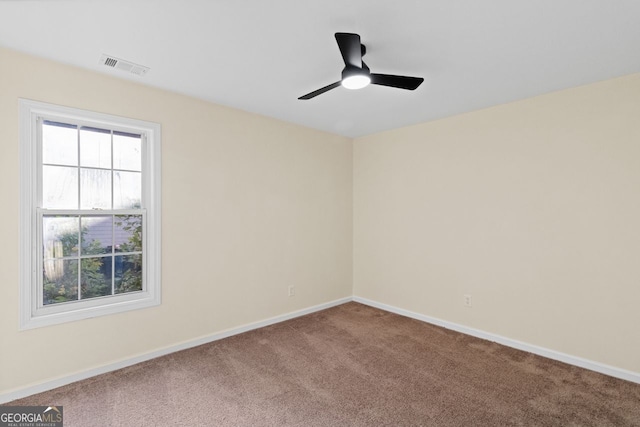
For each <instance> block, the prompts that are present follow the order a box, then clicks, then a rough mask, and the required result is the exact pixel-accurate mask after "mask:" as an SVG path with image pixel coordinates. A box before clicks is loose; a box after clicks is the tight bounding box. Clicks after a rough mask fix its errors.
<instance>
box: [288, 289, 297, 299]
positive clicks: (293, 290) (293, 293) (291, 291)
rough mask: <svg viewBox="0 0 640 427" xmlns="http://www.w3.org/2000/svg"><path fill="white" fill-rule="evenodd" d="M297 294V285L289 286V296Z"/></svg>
mask: <svg viewBox="0 0 640 427" xmlns="http://www.w3.org/2000/svg"><path fill="white" fill-rule="evenodd" d="M295 294H296V287H295V286H289V296H290V297H292V296H295Z"/></svg>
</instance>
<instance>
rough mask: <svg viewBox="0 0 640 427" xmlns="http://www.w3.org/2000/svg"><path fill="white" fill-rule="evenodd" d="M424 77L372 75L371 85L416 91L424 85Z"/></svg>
mask: <svg viewBox="0 0 640 427" xmlns="http://www.w3.org/2000/svg"><path fill="white" fill-rule="evenodd" d="M423 81H424V79H423V78H422V77H407V76H394V75H391V74H374V73H371V83H372V84H374V85H381V86H391V87H397V88H399V89H407V90H414V89H415V88H417V87H418V86H420V85H421V84H422V82H423Z"/></svg>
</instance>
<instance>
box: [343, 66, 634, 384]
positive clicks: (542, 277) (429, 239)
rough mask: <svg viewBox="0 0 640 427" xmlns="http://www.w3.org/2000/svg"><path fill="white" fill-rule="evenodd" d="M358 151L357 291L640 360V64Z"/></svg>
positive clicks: (398, 134) (592, 353) (470, 322)
mask: <svg viewBox="0 0 640 427" xmlns="http://www.w3.org/2000/svg"><path fill="white" fill-rule="evenodd" d="M353 156H354V241H353V245H354V267H353V271H354V293H355V295H358V296H360V297H364V298H369V299H371V300H375V301H378V302H381V303H384V304H389V305H392V306H396V307H398V308H402V309H406V310H411V311H414V312H417V313H420V314H424V315H428V316H432V317H436V318H440V319H443V320H447V321H450V322H455V323H458V324H461V325H465V326H468V327H472V328H477V329H480V330H483V331H486V332H490V333H494V334H498V335H502V336H505V337H508V338H511V339H515V340H520V341H523V342H526V343H529V344H534V345H538V346H542V347H546V348H548V349H552V350H556V351H559V352H563V353H567V354H569V355H573V356H578V357H582V358H586V359H590V360H592V361H596V362H600V363H604V364H608V365H612V366H615V367H618V368H622V369H627V370H631V371H634V372H640V329H639V328H640V308H639V305H638V304H639V303H640V75H638V74H636V75H631V76H628V77H624V78H620V79H615V80H610V81H606V82H602V83H598V84H593V85H589V86H584V87H579V88H575V89H571V90H565V91H562V92H557V93H553V94H549V95H545V96H540V97H537V98H532V99H528V100H524V101H521V102H515V103H511V104H507V105H502V106H498V107H495V108H490V109H486V110H482V111H477V112H473V113H469V114H465V115H460V116H456V117H452V118H448V119H444V120H439V121H435V122H431V123H426V124H421V125H418V126H413V127H409V128H403V129H399V130H395V131H390V132H386V133H381V134H376V135H372V136H368V137H363V138H359V139H357V140H356V141H355V145H354V154H353ZM463 294H471V295H472V299H473V307H472V308H465V307H464V306H463Z"/></svg>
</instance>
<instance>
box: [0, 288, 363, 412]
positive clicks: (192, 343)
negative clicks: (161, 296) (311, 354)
mask: <svg viewBox="0 0 640 427" xmlns="http://www.w3.org/2000/svg"><path fill="white" fill-rule="evenodd" d="M352 300H353V299H352V298H351V297H346V298H341V299H338V300H335V301H330V302H327V303H324V304H318V305H315V306H313V307H309V308H305V309H302V310H297V311H293V312H291V313H287V314H283V315H280V316H275V317H271V318H269V319H265V320H261V321H258V322H254V323H250V324H248V325H244V326H240V327H237V328H232V329H227V330H225V331H222V332H218V333H216V334H212V335H207V336H204V337H201V338H197V339H194V340H189V341H186V342H183V343H180V344H176V345H172V346H169V347H165V348H161V349H159V350H155V351H152V352H150V353H145V354H141V355H138V356H135V357H131V358H127V359H124V360H120V361H118V362H114V363H110V364H108V365H103V366H99V367H97V368H93V369H89V370H86V371H82V372H78V373H75V374H72V375H66V376H64V377H60V378H56V379H54V380H51V381H45V382H43V383H39V384H36V385H32V386H28V387H24V388H20V389H17V390H14V391H10V392H8V393H3V394H0V404H1V403H7V402H11V401H12V400H16V399H21V398H23V397H27V396H31V395H32V394H36V393H42V392H45V391H49V390H53V389H54V388H58V387H62V386H64V385H67V384H71V383H73V382H76V381H80V380H84V379H87V378H91V377H95V376H96V375H100V374H105V373H107V372H111V371H116V370H118V369H122V368H126V367H127V366H131V365H135V364H136V363H141V362H145V361H147V360H151V359H155V358H156V357H160V356H164V355H167V354H171V353H175V352H176V351H180V350H186V349H188V348H192V347H197V346H199V345H202V344H207V343H210V342H213V341H217V340H221V339H223V338H227V337H230V336H233V335H238V334H241V333H243V332H248V331H251V330H253V329H258V328H263V327H265V326H269V325H273V324H276V323H280V322H284V321H285V320H290V319H294V318H296V317H300V316H304V315H306V314H310V313H314V312H316V311H320V310H325V309H327V308H331V307H335V306H337V305H341V304H344V303H347V302H349V301H352Z"/></svg>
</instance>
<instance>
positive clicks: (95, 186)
mask: <svg viewBox="0 0 640 427" xmlns="http://www.w3.org/2000/svg"><path fill="white" fill-rule="evenodd" d="M80 209H111V171H105V170H100V169H80Z"/></svg>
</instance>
